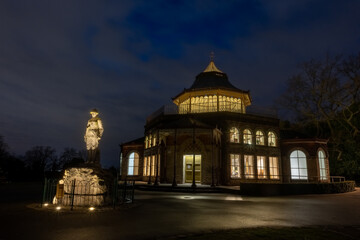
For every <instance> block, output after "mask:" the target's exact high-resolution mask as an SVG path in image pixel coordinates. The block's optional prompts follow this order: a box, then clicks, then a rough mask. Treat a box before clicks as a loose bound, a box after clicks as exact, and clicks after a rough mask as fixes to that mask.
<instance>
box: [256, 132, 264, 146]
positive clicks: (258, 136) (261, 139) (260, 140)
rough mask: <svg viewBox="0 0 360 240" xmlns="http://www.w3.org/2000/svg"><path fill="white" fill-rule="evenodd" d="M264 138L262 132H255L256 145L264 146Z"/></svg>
mask: <svg viewBox="0 0 360 240" xmlns="http://www.w3.org/2000/svg"><path fill="white" fill-rule="evenodd" d="M264 144H265V137H264V133H263V132H262V131H256V145H264Z"/></svg>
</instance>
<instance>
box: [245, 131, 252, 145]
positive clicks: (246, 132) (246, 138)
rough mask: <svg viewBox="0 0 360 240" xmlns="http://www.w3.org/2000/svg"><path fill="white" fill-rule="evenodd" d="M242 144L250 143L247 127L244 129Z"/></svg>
mask: <svg viewBox="0 0 360 240" xmlns="http://www.w3.org/2000/svg"><path fill="white" fill-rule="evenodd" d="M244 144H252V134H251V131H250V130H249V129H245V130H244Z"/></svg>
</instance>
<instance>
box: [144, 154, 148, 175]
mask: <svg viewBox="0 0 360 240" xmlns="http://www.w3.org/2000/svg"><path fill="white" fill-rule="evenodd" d="M147 167H148V165H147V157H144V170H143V175H144V176H147V174H146V173H147Z"/></svg>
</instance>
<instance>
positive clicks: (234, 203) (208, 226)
mask: <svg viewBox="0 0 360 240" xmlns="http://www.w3.org/2000/svg"><path fill="white" fill-rule="evenodd" d="M0 190H1V188H0ZM135 194H136V195H135V198H136V199H135V201H136V203H135V204H134V205H133V206H131V207H129V208H121V209H118V210H115V211H110V210H104V211H98V212H94V213H89V212H82V211H73V212H69V211H65V212H64V211H62V212H55V211H53V210H39V209H34V208H33V207H29V206H34V204H32V205H31V201H30V198H28V199H26V200H24V201H22V200H21V198H11V197H8V198H9V199H11V202H9V201H6V200H4V199H3V200H0V218H1V220H0V221H1V222H0V240H2V239H61V240H64V239H66V240H71V239H77V240H81V239H87V240H91V239H154V238H157V237H164V236H172V235H179V234H188V233H194V232H202V231H209V230H220V229H230V228H243V227H256V226H312V225H358V226H360V189H357V191H355V192H352V193H345V194H332V195H303V196H291V197H266V198H265V197H241V196H236V195H230V194H183V193H160V192H139V191H136V193H135ZM29 204H30V205H29Z"/></svg>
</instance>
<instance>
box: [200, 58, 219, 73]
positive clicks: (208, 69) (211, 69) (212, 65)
mask: <svg viewBox="0 0 360 240" xmlns="http://www.w3.org/2000/svg"><path fill="white" fill-rule="evenodd" d="M203 72H220V73H222V71H220V70H219V69H218V68H217V67H216V66H215V63H214V61H213V60H211V61H210V63H209V65H208V66H207V67H206V69H205V70H204V71H203Z"/></svg>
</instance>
